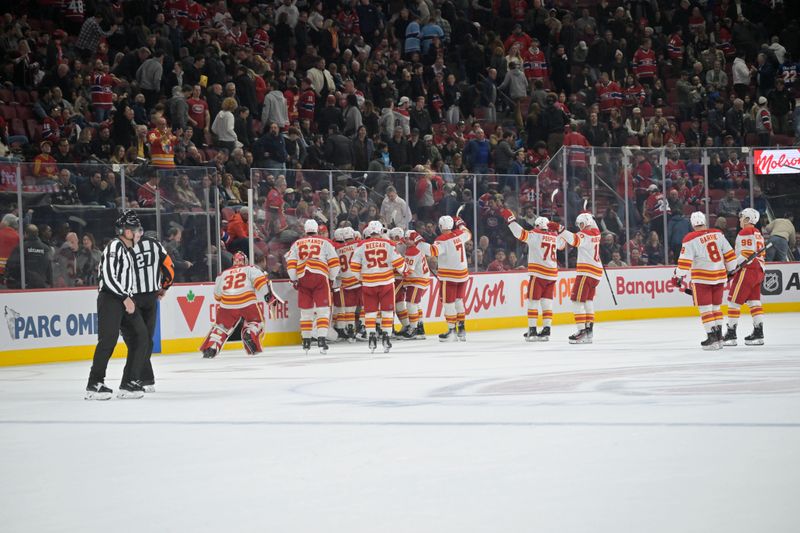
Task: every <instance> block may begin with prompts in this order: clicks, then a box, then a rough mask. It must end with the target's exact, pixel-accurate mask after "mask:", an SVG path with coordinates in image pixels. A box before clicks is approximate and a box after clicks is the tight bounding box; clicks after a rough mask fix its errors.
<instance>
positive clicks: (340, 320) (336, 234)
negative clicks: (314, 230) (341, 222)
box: [331, 228, 347, 340]
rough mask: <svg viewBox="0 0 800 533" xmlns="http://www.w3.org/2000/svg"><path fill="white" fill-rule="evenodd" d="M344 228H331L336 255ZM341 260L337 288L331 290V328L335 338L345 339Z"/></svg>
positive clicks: (341, 244)
mask: <svg viewBox="0 0 800 533" xmlns="http://www.w3.org/2000/svg"><path fill="white" fill-rule="evenodd" d="M343 232H344V228H336V229H335V230H333V249H334V250H336V255H337V256H338V255H339V248H341V247H342V246H344V233H343ZM343 271H344V269H343V268H342V260H341V257H340V258H339V276H338V281H337V288H335V289H334V290H333V295H332V296H333V302H332V303H333V316H332V317H331V320H332V322H333V329H334V330H335V331H336V333H337V334H338V338H337V340H347V333H346V332H345V330H344V316H343V315H344V303H343V301H342V274H343Z"/></svg>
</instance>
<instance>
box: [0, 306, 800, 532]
mask: <svg viewBox="0 0 800 533" xmlns="http://www.w3.org/2000/svg"><path fill="white" fill-rule="evenodd" d="M798 319H800V315H797V314H782V315H767V316H766V326H765V335H766V339H767V344H766V345H765V346H762V347H748V346H743V345H740V346H738V347H735V348H725V349H724V350H722V351H717V352H703V351H701V350H700V347H699V341H700V340H701V338H703V334H702V332H701V326H700V324H699V320H698V319H697V318H686V319H670V320H650V321H636V322H616V323H600V324H598V325H597V327H596V333H595V342H594V344H592V345H582V346H570V345H569V344H567V342H566V336H567V335H568V334H569V333H571V332H572V329H573V328H572V327H567V326H563V327H556V328H554V335H553V337H552V338H551V341H550V342H549V343H546V344H545V343H541V344H540V343H535V344H534V343H530V344H528V343H524V342H522V331H520V330H503V331H495V332H483V333H470V334H469V340H468V342H467V343H447V344H441V343H439V342H437V341H436V340H433V339H430V338H429V339H428V340H427V341H406V342H396V343H395V348H394V349H393V351H392V352H391V354H389V355H384V354H382V353H381V354H376V355H372V356H370V355H369V354H368V351H367V347H366V346H365V345H364V344H356V345H347V344H345V345H341V344H340V345H335V346H332V347H331V350H330V352H329V354H328V355H326V356H321V355H319V354H317V353H312V354H309V355H308V356H305V355H303V353H302V351H301V350H300V348H299V347H283V348H279V349H278V348H276V349H269V350H267V351H266V352H265V353H264V354H261V355H259V356H256V357H247V356H245V355H244V354H243V353H241V352H223V354H221V355H220V356H218V357H217V358H216V359H213V360H204V359H202V358H201V357H200V355H199V354H188V355H181V356H166V357H156V358H155V359H154V366H155V369H156V376H157V380H158V381H157V388H158V392H156V393H155V394H152V395H148V396H146V397H145V398H144V399H142V400H118V399H116V398H114V399H112V400H110V401H107V402H88V401H84V400H83V399H82V398H83V389H84V387H85V385H86V377H87V374H88V368H89V363H88V362H79V363H67V364H52V365H43V366H29V367H9V368H0V474H1V476H0V477H1V478H2V483H0V517H1V518H0V531H6V532H14V533H16V532H22V531H24V532H37V533H41V532H49V531H57V532H72V531H92V530H95V531H96V530H108V531H114V532H128V531H130V532H133V531H136V532H142V531H147V532H162V531H163V532H168V531H169V532H206V531H208V532H212V531H213V532H250V531H253V532H255V531H259V532H267V531H268V532H280V533H284V532H295V531H298V532H326V533H327V532H347V533H355V532H370V533H386V532H415V533H418V532H425V533H427V532H436V533H449V532H460V533H461V532H503V533H505V532H551V531H552V532H558V533H570V532H593V533H596V532H648V533H653V532H670V533H678V532H679V533H691V532H698V533H700V532H702V533H710V532H725V533H733V532H747V533H754V532H764V533H767V532H768V533H782V532H787V533H789V532H792V533H796V532H797V531H800V505H798V504H797V500H798V495H800V344H799V343H798V335H797V324H798ZM739 329H740V331H739V337H740V343H741V342H742V341H741V339H742V338H743V337H744V336H745V335H747V334H749V333H750V331H751V329H752V327H751V325H750V318H749V316H744V317H743V319H742V321H741V325H740V327H739ZM122 365H123V361H121V360H114V361H112V363H111V365H110V367H109V373H108V376H109V377H108V379H107V384H109V385H110V386H111V387H112V388H114V389H115V390H116V386H117V385H118V379H119V376H120V374H121V371H122Z"/></svg>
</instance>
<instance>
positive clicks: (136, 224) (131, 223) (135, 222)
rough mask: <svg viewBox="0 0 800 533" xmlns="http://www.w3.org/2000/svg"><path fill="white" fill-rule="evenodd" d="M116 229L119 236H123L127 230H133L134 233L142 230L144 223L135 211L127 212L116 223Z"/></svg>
mask: <svg viewBox="0 0 800 533" xmlns="http://www.w3.org/2000/svg"><path fill="white" fill-rule="evenodd" d="M114 227H115V228H116V230H117V235H122V233H123V232H124V231H125V230H126V229H132V230H134V231H137V230H140V229H142V223H141V222H140V221H139V217H138V216H136V213H134V212H133V211H125V212H124V213H122V215H120V217H119V218H118V219H117V221H116V222H115V223H114Z"/></svg>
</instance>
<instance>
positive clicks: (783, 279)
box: [0, 263, 800, 366]
mask: <svg viewBox="0 0 800 533" xmlns="http://www.w3.org/2000/svg"><path fill="white" fill-rule="evenodd" d="M673 271H674V267H669V266H664V267H638V268H612V269H608V275H609V280H610V282H611V286H612V287H613V289H614V294H615V295H616V298H617V302H618V305H616V306H615V305H614V302H613V300H612V298H611V292H610V290H609V286H608V283H607V282H606V281H605V280H604V279H603V280H601V281H600V284H599V285H598V287H597V296H596V299H595V310H596V319H597V321H598V322H602V321H608V320H637V319H647V318H667V317H677V316H697V310H696V309H695V308H694V307H692V300H691V297H689V296H687V295H686V294H684V293H683V292H681V290H680V289H678V288H677V287H675V285H674V284H673V283H672V281H671V278H672V274H673ZM575 275H576V274H575V271H574V270H567V271H562V272H559V277H558V281H557V282H556V283H557V284H556V294H555V305H554V312H555V314H554V317H553V318H554V323H555V324H567V323H571V322H572V306H571V303H570V301H569V295H570V291H571V288H572V284H573V283H574V282H575ZM274 286H275V290H276V292H277V293H278V295H279V296H280V297H281V298H282V299H284V300H285V301H286V303H285V304H279V305H277V306H272V307H268V306H264V309H265V311H266V312H267V313H268V318H267V326H266V336H265V339H264V341H265V346H276V345H288V344H296V343H299V342H300V331H299V318H300V316H299V315H300V313H299V311H298V309H297V305H296V303H297V296H296V294H297V293H296V292H295V291H294V290H293V289H292V288H291V285H290V284H289V283H287V282H281V281H277V282H275V283H274ZM527 287H528V275H527V273H525V272H502V273H481V274H476V275H473V276H471V277H470V281H469V285H468V288H467V299H466V302H465V304H466V308H467V314H468V319H467V328H468V330H470V331H478V330H487V329H503V328H525V327H526V326H527V318H526V301H525V298H526V294H527ZM213 291H214V286H213V284H211V283H200V284H179V285H175V286H174V287H172V288H171V289H170V290H169V291H168V293H167V295H166V296H165V297H164V299H163V300H162V301H161V303H160V309H159V321H158V326H157V330H156V335H155V346H156V350H155V351H156V352H158V353H164V354H169V353H178V352H192V351H196V350H197V349H198V347H199V346H200V343H201V342H202V340H203V338H204V337H205V335H206V334H207V332H208V330H209V328H210V326H211V323H212V322H213V320H214V316H215V313H216V303H215V301H214V296H213ZM762 293H763V297H762V301H763V302H764V308H765V310H766V312H767V313H774V312H800V263H771V264H768V265H767V269H766V274H765V279H764V283H763V284H762ZM439 294H440V293H439V284H438V282H436V281H435V280H434V281H433V283H432V285H431V287H430V289H429V290H428V292H427V295H426V297H425V298H424V300H423V302H422V309H423V313H424V322H425V328H426V331H428V332H429V333H441V332H442V331H444V329H445V327H446V326H445V323H444V316H443V306H442V303H441V299H440V297H439ZM726 296H727V293H726ZM96 301H97V291H96V290H95V289H61V290H33V291H24V292H12V291H8V292H0V307H1V308H2V310H3V313H4V322H5V324H4V325H3V326H0V366H4V365H14V364H30V363H45V362H55V361H74V360H82V359H91V357H92V354H93V353H94V346H95V344H96V342H97V304H96ZM698 327H699V324H698ZM429 342H431V343H433V342H435V340H431V341H429ZM229 345H230V346H228V347H230V348H240V347H241V343H237V342H231V343H229ZM124 354H125V347H124V344H123V343H122V342H121V341H120V343H119V344H118V346H117V350H116V351H115V357H120V356H124ZM198 356H199V354H198Z"/></svg>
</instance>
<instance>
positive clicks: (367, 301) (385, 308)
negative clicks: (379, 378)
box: [350, 220, 406, 353]
mask: <svg viewBox="0 0 800 533" xmlns="http://www.w3.org/2000/svg"><path fill="white" fill-rule="evenodd" d="M382 232H383V224H381V222H380V221H378V220H373V221H372V222H370V223H369V224H367V227H366V229H364V236H365V237H366V238H365V240H363V241H362V242H361V243H360V244H359V245H358V247H357V248H356V251H355V253H354V254H353V259H352V260H351V261H350V270H352V271H353V273H354V274H356V275H357V276H359V277H360V278H361V286H362V288H361V293H362V297H363V300H364V324H365V327H366V330H367V332H368V333H369V349H370V351H371V352H375V349H376V348H377V347H378V336H380V337H381V344H382V345H383V351H384V353H388V352H389V350H390V349H391V347H392V341H391V339H390V332H391V330H392V327H393V325H394V273H395V272H400V273H402V272H403V271H405V268H406V262H405V260H404V259H403V256H401V255H400V254H399V253H397V248H396V247H395V244H394V243H393V242H392V241H390V240H388V239H384V238H383V236H382ZM379 314H380V322H378V315H379Z"/></svg>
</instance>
